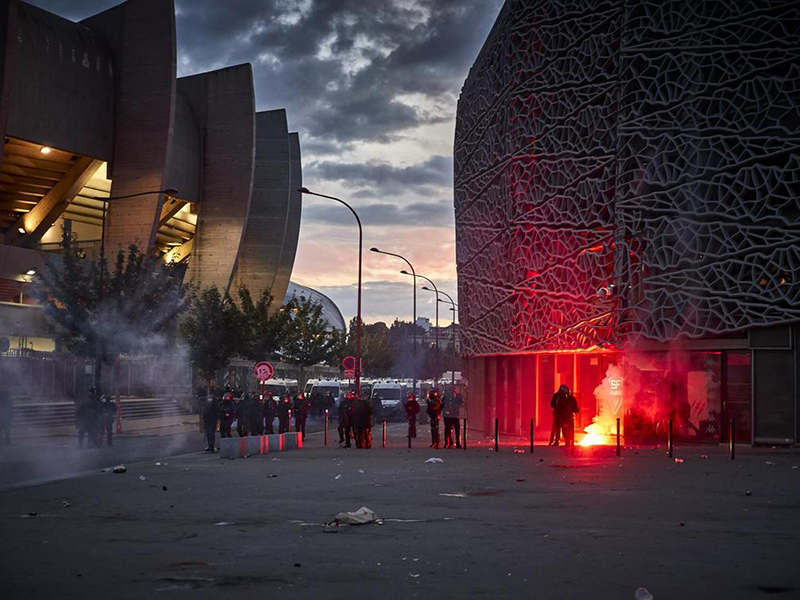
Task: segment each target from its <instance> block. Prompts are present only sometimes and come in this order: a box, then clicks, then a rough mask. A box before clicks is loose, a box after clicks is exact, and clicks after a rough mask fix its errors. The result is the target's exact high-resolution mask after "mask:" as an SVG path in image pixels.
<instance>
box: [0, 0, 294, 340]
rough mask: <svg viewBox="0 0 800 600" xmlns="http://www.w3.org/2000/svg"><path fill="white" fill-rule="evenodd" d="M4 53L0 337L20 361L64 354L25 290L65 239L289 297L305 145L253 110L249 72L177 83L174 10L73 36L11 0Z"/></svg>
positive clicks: (133, 11)
mask: <svg viewBox="0 0 800 600" xmlns="http://www.w3.org/2000/svg"><path fill="white" fill-rule="evenodd" d="M0 49H2V54H0V134H2V135H0V242H2V243H0V336H4V337H8V338H9V339H10V340H11V349H12V350H14V349H21V350H26V351H28V350H33V351H37V352H50V351H54V350H55V349H56V348H55V342H54V340H53V339H52V336H50V335H49V334H48V332H47V329H46V327H45V324H44V322H43V319H42V317H41V311H40V310H39V309H38V308H37V307H35V306H32V301H31V300H30V298H29V294H28V285H29V283H30V281H31V279H32V277H35V273H36V271H37V270H38V269H40V268H41V266H42V264H43V260H44V256H45V255H46V254H47V253H48V252H58V251H59V250H60V240H61V235H62V231H66V232H67V233H68V234H69V235H71V236H72V238H73V240H74V245H75V246H76V247H77V248H78V249H79V251H80V252H81V253H82V255H85V256H87V257H89V258H92V257H95V256H97V254H98V252H99V248H100V244H101V239H102V237H103V236H104V238H105V251H106V254H107V256H109V257H111V258H112V259H113V257H114V256H115V255H116V253H117V251H118V250H119V249H120V248H122V249H126V248H127V246H128V245H130V244H132V243H136V244H137V245H138V246H139V248H140V249H144V250H146V251H149V252H153V253H156V254H157V255H159V256H161V257H163V259H164V260H165V261H172V262H186V263H187V275H186V277H187V278H188V279H189V280H191V281H193V282H195V283H197V284H199V285H200V286H210V285H216V286H217V287H218V288H220V289H222V290H230V289H235V288H236V287H237V286H238V284H239V283H247V284H248V286H249V287H250V290H251V292H252V293H253V294H254V295H257V294H259V293H260V292H261V290H263V289H267V288H269V289H271V290H272V294H273V296H274V297H276V298H283V297H284V295H285V294H286V290H287V288H288V286H289V279H290V276H291V272H292V266H293V263H294V259H295V252H296V249H297V240H298V234H299V228H300V214H301V196H300V194H299V193H298V192H297V189H298V188H299V187H301V186H302V173H301V163H300V145H299V141H298V135H297V134H296V133H291V132H290V131H289V130H288V126H287V118H286V111H285V110H283V109H279V110H270V111H266V112H256V101H255V95H254V89H253V73H252V67H251V65H249V64H242V65H235V66H231V67H227V68H223V69H219V70H216V71H212V72H208V73H199V74H196V75H192V76H189V77H181V78H178V77H176V37H175V6H174V2H173V0H128V1H126V2H123V3H121V4H119V5H118V6H115V7H114V8H111V9H109V10H107V11H105V12H102V13H100V14H97V15H94V16H92V17H89V18H87V19H85V20H83V21H80V22H78V23H75V22H72V21H69V20H66V19H63V18H61V17H59V16H57V15H54V14H51V13H49V12H47V11H45V10H42V9H39V8H36V7H34V6H32V5H30V4H27V3H25V2H22V1H19V0H4V1H3V2H2V3H0ZM168 189H175V190H177V193H174V194H169V195H167V194H163V193H152V192H158V191H161V190H168ZM109 197H111V198H113V199H112V200H111V201H105V200H104V198H109ZM126 197H127V198H126ZM117 198H119V199H117Z"/></svg>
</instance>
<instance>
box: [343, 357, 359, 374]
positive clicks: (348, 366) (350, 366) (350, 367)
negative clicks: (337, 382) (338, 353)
mask: <svg viewBox="0 0 800 600" xmlns="http://www.w3.org/2000/svg"><path fill="white" fill-rule="evenodd" d="M342 366H343V367H344V368H345V370H346V371H354V370H355V368H356V357H355V356H346V357H345V359H344V360H343V361H342Z"/></svg>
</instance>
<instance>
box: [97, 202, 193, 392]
mask: <svg viewBox="0 0 800 600" xmlns="http://www.w3.org/2000/svg"><path fill="white" fill-rule="evenodd" d="M152 194H164V195H166V196H176V195H177V194H178V190H176V189H175V188H167V189H165V190H151V191H149V192H138V193H136V194H125V195H124V196H110V197H108V198H103V197H102V196H83V197H84V198H88V199H89V200H99V201H101V202H102V203H103V219H102V222H101V223H102V224H101V228H100V268H99V269H98V279H99V285H98V288H97V289H98V293H99V294H100V298H99V302H98V304H99V303H100V302H102V301H103V284H104V279H105V277H104V274H105V265H106V207H107V206H108V203H109V202H111V201H112V200H125V199H127V198H138V197H139V196H150V195H152ZM95 354H96V356H95V360H94V386H95V392H99V390H100V384H101V381H100V379H101V375H102V369H103V348H102V341H101V338H100V336H99V335H98V336H97V340H96V350H95Z"/></svg>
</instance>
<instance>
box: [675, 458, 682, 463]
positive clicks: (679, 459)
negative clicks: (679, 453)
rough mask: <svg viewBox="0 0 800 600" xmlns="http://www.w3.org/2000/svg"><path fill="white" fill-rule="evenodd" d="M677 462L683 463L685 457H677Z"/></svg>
mask: <svg viewBox="0 0 800 600" xmlns="http://www.w3.org/2000/svg"><path fill="white" fill-rule="evenodd" d="M675 462H676V463H682V462H683V459H682V458H676V459H675Z"/></svg>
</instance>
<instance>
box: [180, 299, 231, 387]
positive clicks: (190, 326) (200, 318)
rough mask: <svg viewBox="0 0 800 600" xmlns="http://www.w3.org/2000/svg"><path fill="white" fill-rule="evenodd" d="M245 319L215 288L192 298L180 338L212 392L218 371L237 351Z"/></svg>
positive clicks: (182, 323) (182, 324) (181, 328)
mask: <svg viewBox="0 0 800 600" xmlns="http://www.w3.org/2000/svg"><path fill="white" fill-rule="evenodd" d="M243 328H244V317H243V316H242V312H241V311H240V310H239V307H238V306H237V305H236V303H235V302H234V301H233V300H232V299H231V297H230V296H229V295H227V294H225V295H224V296H223V295H222V294H220V292H219V290H218V289H217V288H216V286H213V287H210V288H207V289H205V290H203V292H202V293H201V294H200V295H199V296H198V297H197V298H195V300H194V302H193V303H192V307H191V310H189V311H188V312H187V314H186V316H185V317H184V319H183V321H182V322H181V326H180V330H181V335H182V336H183V338H184V339H185V340H186V343H187V344H188V346H189V354H190V356H191V359H192V362H193V363H194V365H195V367H197V370H198V371H199V372H200V375H201V376H202V377H203V378H204V379H205V381H206V384H207V386H208V390H209V391H211V388H212V387H213V383H214V380H215V378H216V375H217V371H219V370H220V369H223V368H225V367H226V366H228V363H229V362H230V360H231V358H233V357H234V356H235V355H236V354H237V351H238V349H239V343H240V340H241V339H242V337H243V333H242V332H243Z"/></svg>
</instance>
